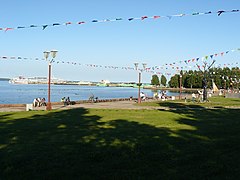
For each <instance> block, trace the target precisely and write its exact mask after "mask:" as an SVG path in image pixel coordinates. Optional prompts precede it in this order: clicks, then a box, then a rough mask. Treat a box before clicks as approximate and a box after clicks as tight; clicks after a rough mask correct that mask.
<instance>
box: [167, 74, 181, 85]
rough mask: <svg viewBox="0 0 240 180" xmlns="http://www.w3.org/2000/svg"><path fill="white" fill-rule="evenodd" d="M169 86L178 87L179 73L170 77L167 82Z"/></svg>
mask: <svg viewBox="0 0 240 180" xmlns="http://www.w3.org/2000/svg"><path fill="white" fill-rule="evenodd" d="M168 84H169V87H171V88H178V87H179V75H177V74H175V75H174V76H172V77H171V79H170V81H169V82H168Z"/></svg>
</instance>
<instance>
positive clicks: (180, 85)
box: [179, 74, 182, 100]
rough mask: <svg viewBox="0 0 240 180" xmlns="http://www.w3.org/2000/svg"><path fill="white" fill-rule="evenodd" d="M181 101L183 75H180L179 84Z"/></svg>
mask: <svg viewBox="0 0 240 180" xmlns="http://www.w3.org/2000/svg"><path fill="white" fill-rule="evenodd" d="M179 99H180V100H181V99H182V75H181V74H180V83H179Z"/></svg>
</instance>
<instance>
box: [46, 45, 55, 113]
mask: <svg viewBox="0 0 240 180" xmlns="http://www.w3.org/2000/svg"><path fill="white" fill-rule="evenodd" d="M50 53H51V56H52V60H51V61H49V63H48V103H47V107H46V110H48V111H50V110H52V104H51V71H52V64H51V63H52V62H53V59H54V58H55V57H56V54H57V50H52V51H51V52H49V51H44V52H43V54H44V57H45V59H46V61H48V57H49V54H50Z"/></svg>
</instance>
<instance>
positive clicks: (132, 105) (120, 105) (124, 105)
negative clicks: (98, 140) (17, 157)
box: [0, 101, 153, 112]
mask: <svg viewBox="0 0 240 180" xmlns="http://www.w3.org/2000/svg"><path fill="white" fill-rule="evenodd" d="M72 108H96V109H153V107H146V106H136V102H135V101H113V102H98V103H82V104H75V105H67V106H64V105H52V109H72ZM33 110H46V107H45V106H43V107H34V108H33ZM10 111H26V107H1V108H0V112H10Z"/></svg>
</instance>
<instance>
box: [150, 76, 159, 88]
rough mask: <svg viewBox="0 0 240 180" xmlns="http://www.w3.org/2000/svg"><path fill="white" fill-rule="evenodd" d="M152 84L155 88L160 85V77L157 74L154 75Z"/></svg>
mask: <svg viewBox="0 0 240 180" xmlns="http://www.w3.org/2000/svg"><path fill="white" fill-rule="evenodd" d="M151 84H152V85H155V86H159V85H160V83H159V78H158V75H156V74H154V75H152V80H151Z"/></svg>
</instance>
